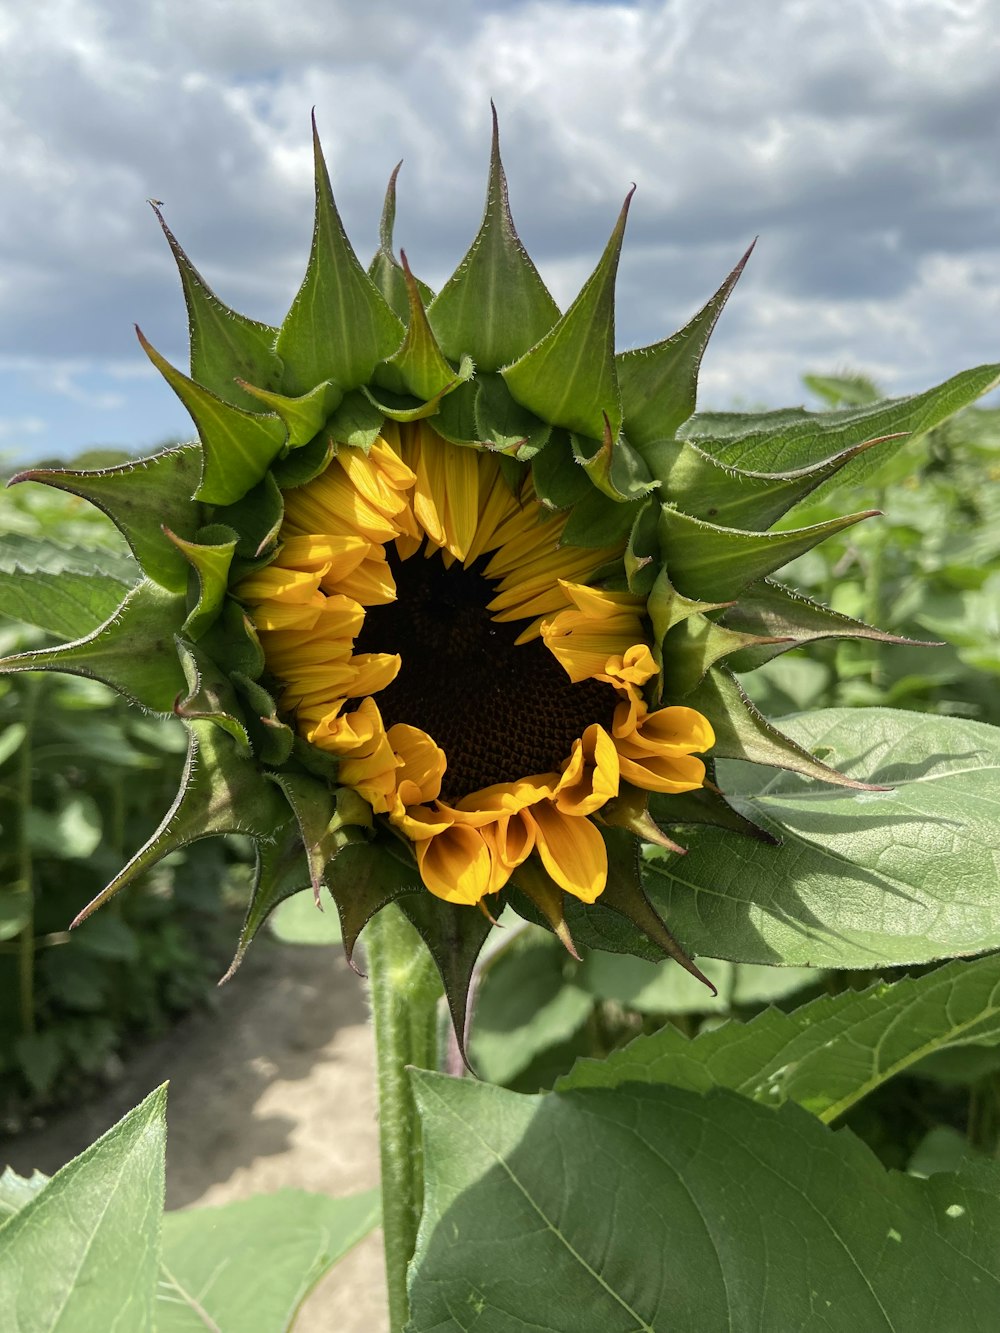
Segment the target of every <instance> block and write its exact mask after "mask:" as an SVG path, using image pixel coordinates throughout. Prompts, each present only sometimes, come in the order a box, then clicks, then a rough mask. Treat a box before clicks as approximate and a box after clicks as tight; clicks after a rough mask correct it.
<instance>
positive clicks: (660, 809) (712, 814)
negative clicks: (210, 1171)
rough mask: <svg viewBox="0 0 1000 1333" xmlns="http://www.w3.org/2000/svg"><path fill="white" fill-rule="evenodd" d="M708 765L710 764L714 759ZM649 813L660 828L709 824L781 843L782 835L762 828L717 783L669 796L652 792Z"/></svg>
mask: <svg viewBox="0 0 1000 1333" xmlns="http://www.w3.org/2000/svg"><path fill="white" fill-rule="evenodd" d="M708 767H709V768H711V763H709V765H708ZM649 813H650V815H651V816H652V817H653V819H654V820H655V821H656V824H657V826H658V827H659V828H660V829H668V828H678V827H679V828H685V827H687V826H688V825H690V824H710V825H712V827H713V828H723V829H730V830H732V832H733V833H742V834H743V835H744V837H747V838H754V839H755V840H756V841H757V842H766V843H768V844H769V845H770V846H772V847H777V846H779V845H780V843H781V839H780V838H776V837H775V836H774V834H773V833H771V832H770V831H769V830H768V829H764V828H761V826H760V825H759V824H755V823H754V822H753V820H752V819H748V818H747V817H746V815H744V814H741V813H740V811H739V810H737V809H735V808H734V807H733V806H731V805H730V804H729V802H728V801H727V800H726V798H725V796H724V795H723V794H722V792H721V791H719V789H718V787H716V786H715V785H714V784H709V783H706V785H705V786H704V787H699V788H697V789H696V790H695V791H684V792H675V793H674V794H673V795H670V796H666V795H662V794H659V793H657V792H653V793H652V794H651V795H650V798H649ZM650 841H653V840H652V839H650Z"/></svg>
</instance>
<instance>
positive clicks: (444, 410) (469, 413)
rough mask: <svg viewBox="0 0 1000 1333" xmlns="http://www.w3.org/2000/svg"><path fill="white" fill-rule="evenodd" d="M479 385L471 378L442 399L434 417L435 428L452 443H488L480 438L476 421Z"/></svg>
mask: <svg viewBox="0 0 1000 1333" xmlns="http://www.w3.org/2000/svg"><path fill="white" fill-rule="evenodd" d="M478 394H479V386H478V384H477V383H476V382H475V381H474V380H469V381H467V382H466V383H464V384H459V385H458V387H457V388H456V389H455V390H454V391H453V392H452V393H449V394H446V395H445V396H444V398H442V399H441V401H440V403H439V405H438V410H437V413H436V415H435V417H434V429H435V431H436V432H437V434H438V435H440V436H442V438H443V439H446V440H447V441H448V442H449V443H450V444H472V445H480V446H482V445H484V444H486V443H488V442H487V441H485V440H481V439H480V438H479V424H478V422H477V421H476V399H477V397H478Z"/></svg>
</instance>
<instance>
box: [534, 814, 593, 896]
mask: <svg viewBox="0 0 1000 1333" xmlns="http://www.w3.org/2000/svg"><path fill="white" fill-rule="evenodd" d="M524 817H525V819H527V820H530V821H532V822H533V823H534V826H535V847H536V849H537V851H538V855H539V856H540V857H541V859H542V865H543V866H544V867H545V869H546V870H547V871H548V873H549V876H550V878H551V879H553V880H555V882H556V883H557V884H558V885H559V887H560V888H561V889H564V890H565V892H566V893H571V894H572V895H573V897H574V898H579V899H580V900H581V901H582V902H585V903H592V902H593V901H594V899H595V898H598V897H599V896H600V895H601V894H602V893H603V892H604V886H605V884H606V883H607V881H608V850H607V847H606V846H605V845H604V839H603V838H602V837H601V834H600V830H599V829H597V828H596V827H595V825H593V824H592V823H591V822H590V820H589V819H584V818H580V817H579V816H575V815H564V814H563V813H562V812H561V811H560V810H558V809H556V807H555V806H554V805H553V804H551V802H549V801H543V802H541V803H540V804H539V805H536V806H532V808H531V809H530V810H527V811H525V815H524Z"/></svg>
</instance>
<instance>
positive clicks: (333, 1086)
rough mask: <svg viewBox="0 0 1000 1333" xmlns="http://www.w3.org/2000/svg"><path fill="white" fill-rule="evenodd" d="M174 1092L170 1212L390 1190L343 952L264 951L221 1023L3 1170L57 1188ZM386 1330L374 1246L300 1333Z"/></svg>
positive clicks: (341, 1275) (59, 1121)
mask: <svg viewBox="0 0 1000 1333" xmlns="http://www.w3.org/2000/svg"><path fill="white" fill-rule="evenodd" d="M165 1079H169V1080H170V1093H169V1098H168V1109H167V1122H168V1133H167V1207H168V1208H185V1207H188V1206H190V1205H192V1204H219V1203H228V1202H229V1201H231V1200H233V1199H243V1198H246V1197H247V1196H249V1195H251V1194H258V1193H263V1192H270V1191H272V1190H276V1189H281V1188H283V1187H297V1188H301V1189H308V1190H315V1191H317V1192H320V1193H325V1194H332V1195H341V1194H352V1193H355V1192H356V1191H358V1190H364V1189H371V1188H373V1187H374V1186H376V1185H377V1184H378V1175H379V1171H378V1134H377V1127H376V1123H375V1085H374V1068H373V1053H372V1045H371V1033H370V1029H369V1026H368V1022H367V1004H366V999H365V990H364V983H363V982H362V981H361V980H360V979H359V978H358V977H357V976H356V975H355V974H354V973H353V972H352V971H351V970H350V968H349V967H348V966H347V964H346V962H345V961H344V957H343V953H342V951H341V950H340V948H339V946H325V947H295V946H290V945H283V944H279V943H278V942H277V941H275V940H272V939H269V938H267V937H262V938H260V939H258V941H257V942H255V944H254V946H253V948H252V949H251V950H250V952H249V954H248V956H247V960H246V962H245V963H244V965H243V967H242V968H241V969H240V971H239V972H238V973H237V975H236V976H235V977H234V979H233V980H232V981H231V982H230V983H229V984H228V985H226V986H224V987H222V988H221V989H220V990H219V992H218V995H217V999H216V1001H215V1002H214V1004H213V1006H212V1008H211V1010H208V1011H206V1010H202V1011H200V1012H197V1013H193V1014H190V1015H188V1017H186V1018H185V1019H183V1020H182V1021H181V1023H180V1024H179V1025H178V1026H177V1027H176V1028H174V1029H173V1030H172V1031H171V1033H170V1034H169V1035H168V1036H166V1037H164V1038H162V1039H161V1040H159V1041H156V1042H151V1043H150V1044H149V1045H148V1046H147V1047H146V1048H145V1049H143V1050H141V1051H137V1052H135V1053H134V1054H133V1056H132V1057H131V1059H130V1060H129V1061H128V1062H127V1064H126V1066H125V1068H124V1071H123V1074H122V1077H121V1079H120V1080H119V1081H117V1082H116V1083H115V1084H114V1086H113V1087H111V1088H110V1089H108V1090H107V1091H106V1092H105V1093H104V1095H103V1096H101V1097H99V1098H97V1099H96V1100H94V1101H92V1102H89V1103H87V1104H86V1105H84V1106H81V1107H80V1108H79V1109H75V1110H73V1111H68V1112H64V1113H62V1114H60V1115H58V1116H56V1117H53V1119H52V1120H51V1121H49V1122H48V1123H47V1124H45V1125H43V1126H42V1127H40V1128H38V1129H33V1130H29V1131H28V1132H26V1133H24V1134H21V1135H19V1136H18V1137H17V1138H14V1139H8V1140H6V1141H5V1142H4V1143H3V1144H2V1145H0V1167H2V1165H3V1164H4V1163H7V1162H9V1163H10V1165H11V1166H12V1167H13V1168H14V1170H15V1171H18V1172H20V1173H21V1174H22V1175H28V1174H30V1173H31V1170H32V1169H33V1168H35V1167H37V1168H38V1169H39V1170H40V1171H44V1172H45V1173H46V1174H47V1175H51V1174H52V1173H53V1172H54V1171H56V1170H58V1168H59V1167H60V1166H62V1165H63V1164H64V1163H65V1162H67V1161H69V1159H70V1158H71V1157H74V1156H76V1154H77V1153H79V1152H81V1151H82V1150H83V1149H84V1148H85V1147H87V1145H88V1144H90V1143H92V1142H93V1141H94V1139H96V1138H98V1137H99V1135H101V1134H103V1133H104V1131H105V1130H107V1129H109V1128H110V1127H111V1125H113V1124H114V1123H115V1121H116V1120H118V1119H120V1118H121V1116H123V1115H124V1114H125V1112H126V1111H128V1110H130V1109H131V1107H133V1106H135V1105H136V1103H137V1102H139V1101H141V1100H142V1098H143V1097H144V1096H145V1095H146V1093H147V1092H150V1091H151V1090H152V1089H153V1088H154V1087H156V1086H157V1085H158V1084H160V1083H162V1082H163V1081H164V1080H165ZM387 1328H388V1322H387V1317H386V1311H385V1298H384V1279H383V1273H382V1252H381V1234H380V1233H376V1234H374V1235H372V1236H369V1237H368V1238H367V1239H366V1240H365V1241H363V1242H362V1243H361V1244H360V1245H358V1246H357V1247H356V1248H355V1249H354V1250H352V1251H351V1252H350V1253H349V1254H348V1255H347V1256H346V1257H345V1258H344V1259H343V1260H341V1262H340V1263H339V1264H337V1265H336V1266H335V1267H334V1269H333V1270H332V1272H331V1273H329V1274H328V1276H327V1277H326V1278H325V1280H324V1281H323V1282H322V1283H320V1285H319V1286H318V1287H317V1288H316V1290H315V1291H314V1292H313V1293H312V1295H311V1296H310V1297H309V1299H308V1300H307V1301H306V1303H305V1305H304V1306H303V1309H302V1312H301V1314H300V1315H299V1319H298V1321H297V1322H296V1324H295V1333H385V1330H386V1329H387ZM226 1333H239V1330H226Z"/></svg>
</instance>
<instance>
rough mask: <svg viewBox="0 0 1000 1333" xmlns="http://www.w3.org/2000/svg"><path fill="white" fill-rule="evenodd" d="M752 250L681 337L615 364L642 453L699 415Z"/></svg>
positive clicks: (628, 428) (628, 424) (628, 421)
mask: <svg viewBox="0 0 1000 1333" xmlns="http://www.w3.org/2000/svg"><path fill="white" fill-rule="evenodd" d="M754 244H756V242H754ZM752 250H753V245H751V246H750V249H749V250H747V252H746V254H745V255H744V256H743V258H742V259H741V260H740V262H739V263H738V264H737V265H736V267H735V268H734V269H733V271H732V273H730V275H729V277H728V278H726V280H725V282H724V283H723V284H722V286H721V287H720V288H719V290H718V291H717V292H716V293H715V295H714V296H713V297H712V299H711V300H710V301H709V302H707V304H706V305H704V306H703V307H702V308H701V310H699V311H698V313H697V315H695V317H694V319H692V320H691V321H690V322H689V323H688V324H685V326H684V328H682V329H681V331H680V332H679V333H675V334H674V335H673V337H672V338H666V339H664V340H663V342H658V343H654V344H653V345H652V346H651V347H637V348H635V349H634V350H633V351H631V352H623V353H622V354H621V355H620V356H618V357H616V358H615V365H616V366H617V369H618V382H619V384H620V385H621V394H622V405H623V407H624V412H625V433H626V435H627V436H628V438H629V440H630V441H631V442H632V444H634V445H636V446H637V448H638V449H639V451H640V453H643V454H644V455H645V452H646V451H645V449H644V448H643V446H644V445H645V444H647V443H649V442H651V441H653V440H664V439H670V438H671V437H672V436H673V435H674V434H675V433H676V431H677V429H678V427H680V426H681V425H683V423H684V422H685V421H687V419H688V417H690V415H691V413H692V412H693V411H694V405H695V399H696V397H697V393H698V371H699V369H700V368H701V358H702V356H703V355H704V352H705V348H706V347H707V345H708V340H709V338H710V337H711V336H712V330H713V329H714V328H715V321H716V320H717V319H718V318H719V315H720V314H721V313H722V307H723V306H724V305H725V304H726V301H727V300H728V299H729V293H730V292H731V291H732V290H733V288H734V287H735V286H736V283H737V282H738V281H739V278H740V274H741V273H742V272H743V269H744V266H745V265H746V262H747V260H748V259H749V258H750V253H751V251H752ZM655 475H659V474H658V473H656V474H655Z"/></svg>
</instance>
